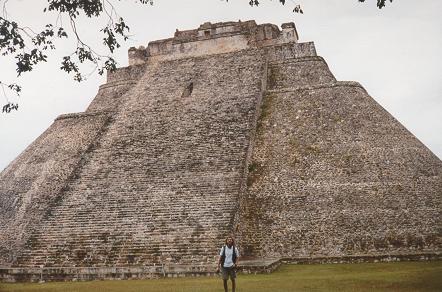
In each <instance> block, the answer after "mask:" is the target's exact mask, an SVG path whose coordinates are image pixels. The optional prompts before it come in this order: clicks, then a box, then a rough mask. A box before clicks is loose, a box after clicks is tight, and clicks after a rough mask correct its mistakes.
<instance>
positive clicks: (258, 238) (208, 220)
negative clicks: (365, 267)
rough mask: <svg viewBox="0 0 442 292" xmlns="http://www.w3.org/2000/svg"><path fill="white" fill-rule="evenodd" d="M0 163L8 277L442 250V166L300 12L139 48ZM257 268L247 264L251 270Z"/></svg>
mask: <svg viewBox="0 0 442 292" xmlns="http://www.w3.org/2000/svg"><path fill="white" fill-rule="evenodd" d="M128 55H129V66H128V67H124V68H119V69H117V70H116V71H115V72H111V73H108V75H107V82H106V83H105V84H103V85H101V86H100V88H99V90H98V93H97V95H96V97H95V98H94V100H93V101H92V103H91V104H90V105H89V107H88V108H87V110H86V111H84V112H81V113H67V114H64V115H61V116H59V117H58V118H57V119H56V120H55V121H54V122H53V124H52V125H51V126H50V127H49V128H48V129H47V130H46V131H45V132H44V133H43V134H42V135H41V136H40V137H39V138H38V139H36V140H35V141H34V142H33V143H32V144H31V145H30V146H29V147H28V148H27V149H26V150H25V151H24V152H23V153H21V155H19V156H18V157H17V158H16V159H15V160H14V161H13V162H12V163H11V164H9V166H8V167H7V168H6V169H5V170H4V171H3V172H1V174H0V281H3V282H15V281H38V280H39V279H40V276H41V274H42V273H43V272H44V273H45V277H46V279H48V280H91V279H112V278H123V279H126V278H153V277H158V276H177V275H178V276H179V275H205V274H210V273H213V272H214V268H215V262H216V259H217V253H218V251H219V246H220V244H221V243H222V242H223V241H224V239H225V237H226V236H227V235H230V234H233V235H234V236H235V238H236V240H237V243H238V248H239V249H240V251H241V253H242V256H243V260H242V262H243V263H244V266H245V268H244V269H250V270H253V269H258V270H259V269H264V270H265V269H271V268H272V265H275V263H278V262H279V261H286V262H361V261H362V262H363V261H389V260H408V259H417V260H433V259H440V258H441V256H440V252H441V248H442V240H441V222H442V218H441V209H442V201H441V198H442V161H441V160H440V159H439V158H437V157H436V156H435V155H434V154H433V153H432V152H431V151H430V150H429V149H428V148H427V147H426V146H425V145H423V144H422V143H421V142H420V141H419V140H418V139H417V138H416V137H415V136H414V135H413V134H412V133H410V132H409V131H408V130H407V129H406V128H405V127H404V126H402V125H401V124H400V123H399V122H398V121H397V120H396V119H395V118H394V117H393V116H392V115H390V114H389V113H388V112H387V111H386V110H385V109H384V108H383V107H382V106H380V105H379V104H378V103H377V102H376V101H375V100H374V99H373V98H372V97H371V96H370V95H369V94H368V93H367V92H366V90H365V89H364V88H363V87H362V86H361V85H360V84H359V83H357V82H353V81H337V80H336V79H335V77H334V76H333V74H332V73H331V71H330V70H329V68H328V66H327V63H326V62H325V61H324V59H323V58H322V57H320V56H318V55H317V53H316V50H315V46H314V43H312V42H299V41H298V32H297V30H296V27H295V24H294V23H284V24H282V25H281V26H280V27H278V26H277V25H274V24H257V23H256V22H255V21H253V20H251V21H242V22H241V21H238V22H221V23H210V22H207V23H204V24H201V25H200V26H199V27H198V28H196V29H193V30H185V31H181V30H178V29H177V30H176V32H175V34H174V36H173V37H172V38H169V39H164V40H157V41H151V42H149V43H148V45H147V46H140V47H138V48H131V49H130V50H129V52H128ZM247 265H248V266H249V268H247Z"/></svg>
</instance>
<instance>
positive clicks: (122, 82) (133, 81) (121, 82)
mask: <svg viewBox="0 0 442 292" xmlns="http://www.w3.org/2000/svg"><path fill="white" fill-rule="evenodd" d="M135 84H137V80H136V79H123V80H118V81H112V82H107V83H106V84H103V85H100V87H99V88H100V89H107V88H111V87H115V86H122V85H135Z"/></svg>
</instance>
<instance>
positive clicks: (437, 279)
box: [0, 261, 442, 292]
mask: <svg viewBox="0 0 442 292" xmlns="http://www.w3.org/2000/svg"><path fill="white" fill-rule="evenodd" d="M237 282H238V284H237V285H238V289H237V291H238V292H244V291H253V292H260V291H340V292H343V291H442V262H440V261H439V262H400V263H375V264H333V265H285V266H282V267H281V268H280V269H279V270H278V271H276V272H274V273H272V274H266V275H239V276H238V280H237ZM229 287H230V282H229ZM0 291H2V292H3V291H4V292H6V291H14V292H15V291H45V292H46V291H47V292H55V291H72V292H73V291H88V292H89V291H90V292H94V291H110V292H112V291H125V292H132V291H147V292H149V291H155V292H166V291H177V292H181V291H182V292H187V291H189V292H190V291H192V292H198V291H201V292H202V291H204V292H206V291H214V292H216V291H220V292H223V289H222V282H221V280H220V279H219V278H214V277H211V278H209V277H206V278H204V277H203V278H181V279H176V278H174V279H156V280H129V281H91V282H66V283H44V284H0ZM229 291H230V290H229Z"/></svg>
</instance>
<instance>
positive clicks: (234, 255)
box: [221, 245, 237, 267]
mask: <svg viewBox="0 0 442 292" xmlns="http://www.w3.org/2000/svg"><path fill="white" fill-rule="evenodd" d="M232 248H233V254H232V262H233V263H234V264H236V258H237V256H236V248H235V245H232ZM225 260H226V245H224V246H223V252H222V254H221V267H224V261H225Z"/></svg>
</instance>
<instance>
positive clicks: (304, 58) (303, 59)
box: [269, 56, 325, 66]
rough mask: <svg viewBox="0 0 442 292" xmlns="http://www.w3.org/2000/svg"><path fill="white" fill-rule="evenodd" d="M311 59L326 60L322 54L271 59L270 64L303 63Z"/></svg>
mask: <svg viewBox="0 0 442 292" xmlns="http://www.w3.org/2000/svg"><path fill="white" fill-rule="evenodd" d="M309 61H321V62H325V60H324V58H322V57H321V56H302V57H293V58H290V59H289V58H287V59H284V60H282V61H270V62H269V66H276V65H280V64H287V63H301V62H309Z"/></svg>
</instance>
